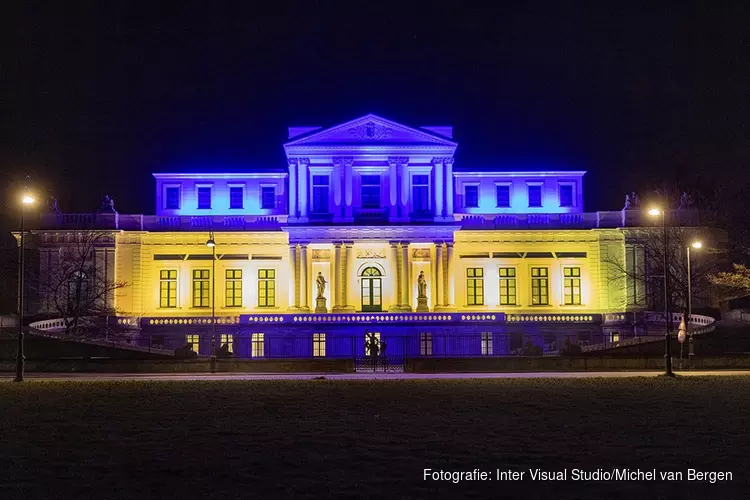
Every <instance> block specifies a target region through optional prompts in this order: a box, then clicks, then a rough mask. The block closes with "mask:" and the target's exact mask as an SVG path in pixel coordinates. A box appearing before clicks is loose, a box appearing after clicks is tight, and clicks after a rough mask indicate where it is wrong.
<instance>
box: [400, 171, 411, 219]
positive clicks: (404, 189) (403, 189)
mask: <svg viewBox="0 0 750 500" xmlns="http://www.w3.org/2000/svg"><path fill="white" fill-rule="evenodd" d="M398 162H399V164H398V173H399V175H400V176H401V182H400V183H399V186H400V190H399V192H398V193H397V194H398V198H399V201H398V206H399V207H401V213H400V214H399V217H400V218H401V219H402V220H409V180H410V179H409V158H399V159H398Z"/></svg>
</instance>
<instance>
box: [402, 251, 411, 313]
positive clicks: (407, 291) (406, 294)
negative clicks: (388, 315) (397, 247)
mask: <svg viewBox="0 0 750 500" xmlns="http://www.w3.org/2000/svg"><path fill="white" fill-rule="evenodd" d="M410 274H411V273H410V272H409V242H408V241H402V242H401V277H402V278H401V286H402V289H401V299H402V301H403V302H402V304H401V305H402V306H403V309H404V311H409V312H411V310H412V309H411V276H410Z"/></svg>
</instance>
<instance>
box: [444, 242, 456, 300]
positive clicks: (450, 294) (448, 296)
mask: <svg viewBox="0 0 750 500" xmlns="http://www.w3.org/2000/svg"><path fill="white" fill-rule="evenodd" d="M445 245H446V247H447V256H446V257H447V259H446V260H447V261H448V286H447V289H446V290H445V291H446V293H445V305H446V306H447V307H450V308H455V307H456V289H455V286H454V283H455V276H454V274H455V273H454V271H455V266H454V265H453V242H452V241H448V242H446V243H445Z"/></svg>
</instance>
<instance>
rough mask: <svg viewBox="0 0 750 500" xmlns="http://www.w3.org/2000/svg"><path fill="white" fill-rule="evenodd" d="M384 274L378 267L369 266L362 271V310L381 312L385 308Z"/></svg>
mask: <svg viewBox="0 0 750 500" xmlns="http://www.w3.org/2000/svg"><path fill="white" fill-rule="evenodd" d="M381 276H383V275H382V274H381V273H380V270H379V269H378V268H377V267H368V268H366V269H365V270H364V271H362V277H361V280H360V281H361V283H362V312H381V311H382V310H383V291H382V285H383V279H382V278H381Z"/></svg>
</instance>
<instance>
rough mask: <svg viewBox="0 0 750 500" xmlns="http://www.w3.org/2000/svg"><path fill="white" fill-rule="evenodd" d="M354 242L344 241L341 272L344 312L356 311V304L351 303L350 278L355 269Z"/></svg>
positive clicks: (342, 307) (342, 306)
mask: <svg viewBox="0 0 750 500" xmlns="http://www.w3.org/2000/svg"><path fill="white" fill-rule="evenodd" d="M353 247H354V242H353V241H345V242H344V255H343V257H342V259H341V260H342V262H341V263H342V265H343V268H344V269H343V271H342V273H341V285H342V286H341V293H342V295H341V309H342V311H344V312H354V306H353V305H349V283H350V281H349V278H350V276H351V273H352V270H353V269H354V248H353Z"/></svg>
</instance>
